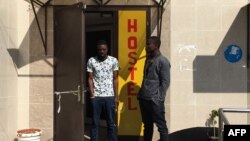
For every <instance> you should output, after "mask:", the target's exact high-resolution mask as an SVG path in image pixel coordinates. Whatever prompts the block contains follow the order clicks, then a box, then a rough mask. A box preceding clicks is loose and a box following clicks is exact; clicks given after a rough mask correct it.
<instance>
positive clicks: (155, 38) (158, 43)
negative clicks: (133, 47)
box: [148, 36, 161, 48]
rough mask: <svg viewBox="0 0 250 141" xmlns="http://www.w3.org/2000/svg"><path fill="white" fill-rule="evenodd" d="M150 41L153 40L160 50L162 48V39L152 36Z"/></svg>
mask: <svg viewBox="0 0 250 141" xmlns="http://www.w3.org/2000/svg"><path fill="white" fill-rule="evenodd" d="M148 39H150V40H152V41H153V44H155V45H156V46H157V47H158V48H160V46H161V39H160V37H157V36H151V37H149V38H148Z"/></svg>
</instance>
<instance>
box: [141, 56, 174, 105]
mask: <svg viewBox="0 0 250 141" xmlns="http://www.w3.org/2000/svg"><path fill="white" fill-rule="evenodd" d="M169 84H170V63H169V61H168V59H167V58H166V57H164V56H163V55H162V54H161V53H160V54H158V55H157V56H155V57H154V58H153V59H152V60H148V59H146V61H145V65H144V75H143V81H142V85H141V89H140V90H139V93H138V98H139V99H144V100H152V101H154V102H155V103H156V104H158V103H159V102H161V101H163V102H164V100H165V97H166V91H167V89H168V87H169Z"/></svg>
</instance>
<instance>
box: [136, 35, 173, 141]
mask: <svg viewBox="0 0 250 141" xmlns="http://www.w3.org/2000/svg"><path fill="white" fill-rule="evenodd" d="M160 44H161V41H160V38H159V37H156V36H152V37H150V38H149V39H148V40H147V45H146V54H147V58H146V61H145V66H144V75H143V82H142V85H141V89H140V90H139V93H138V100H139V104H140V109H141V115H142V122H143V124H144V141H152V136H153V127H154V126H153V124H154V123H155V124H156V126H157V127H158V131H159V133H160V141H169V137H168V128H167V125H166V120H165V106H164V101H165V97H166V91H167V89H168V87H169V84H170V63H169V61H168V59H167V58H166V57H164V56H163V55H162V54H161V52H160V50H159V48H160Z"/></svg>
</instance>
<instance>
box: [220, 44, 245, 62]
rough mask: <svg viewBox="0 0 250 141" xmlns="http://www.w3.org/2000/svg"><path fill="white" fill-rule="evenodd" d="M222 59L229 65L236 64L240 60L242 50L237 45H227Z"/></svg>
mask: <svg viewBox="0 0 250 141" xmlns="http://www.w3.org/2000/svg"><path fill="white" fill-rule="evenodd" d="M224 57H225V59H226V60H227V61H229V62H231V63H235V62H238V61H239V60H240V59H241V58H242V50H241V48H240V47H239V46H237V45H229V46H228V47H227V48H226V50H225V51H224Z"/></svg>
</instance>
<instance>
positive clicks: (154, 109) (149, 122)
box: [139, 99, 169, 141]
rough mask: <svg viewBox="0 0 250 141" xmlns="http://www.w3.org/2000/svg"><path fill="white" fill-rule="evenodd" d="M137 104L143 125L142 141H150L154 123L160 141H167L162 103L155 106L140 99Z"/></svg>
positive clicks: (149, 101)
mask: <svg viewBox="0 0 250 141" xmlns="http://www.w3.org/2000/svg"><path fill="white" fill-rule="evenodd" d="M139 104H140V108H141V115H142V122H143V124H144V141H152V137H153V131H154V123H155V124H156V126H157V127H158V131H159V133H160V141H169V136H168V128H167V125H166V120H165V106H164V102H160V103H158V104H155V103H154V102H153V101H151V100H143V99H140V100H139Z"/></svg>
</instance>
